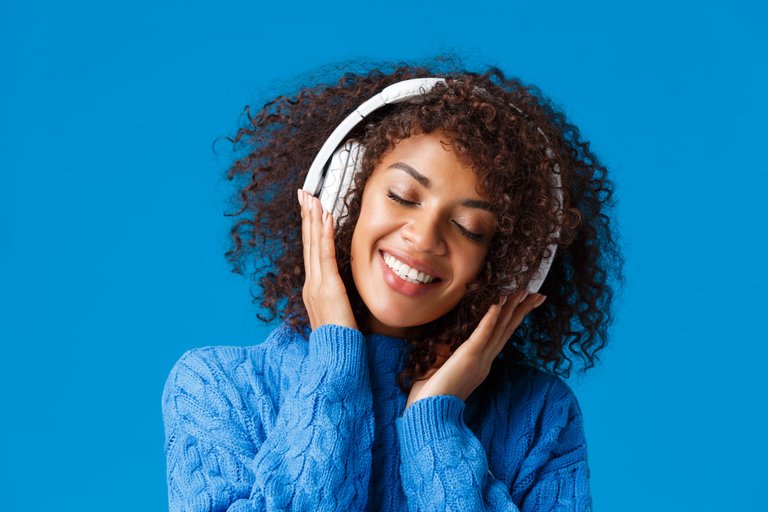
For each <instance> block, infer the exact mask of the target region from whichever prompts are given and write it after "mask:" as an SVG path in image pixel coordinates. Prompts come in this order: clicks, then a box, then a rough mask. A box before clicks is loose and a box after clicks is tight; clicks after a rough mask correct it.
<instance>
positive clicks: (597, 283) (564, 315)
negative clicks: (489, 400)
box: [226, 58, 624, 391]
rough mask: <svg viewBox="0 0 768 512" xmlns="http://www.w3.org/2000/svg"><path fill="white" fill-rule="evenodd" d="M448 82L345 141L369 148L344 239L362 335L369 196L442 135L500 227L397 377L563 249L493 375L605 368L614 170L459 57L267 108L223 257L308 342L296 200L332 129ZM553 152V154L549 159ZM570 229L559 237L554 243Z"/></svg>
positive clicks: (249, 153)
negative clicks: (421, 82)
mask: <svg viewBox="0 0 768 512" xmlns="http://www.w3.org/2000/svg"><path fill="white" fill-rule="evenodd" d="M430 76H442V77H445V78H446V83H445V84H438V85H437V86H435V87H434V88H433V89H431V90H430V91H429V92H427V93H425V94H424V95H423V98H422V99H421V100H420V101H418V102H406V103H399V104H395V105H390V106H387V107H384V108H381V109H379V110H377V111H375V112H374V113H373V114H371V115H370V116H369V117H368V118H366V120H365V123H362V124H361V125H359V126H358V127H356V128H355V129H354V130H353V132H352V133H350V135H349V138H356V139H359V140H361V141H362V142H363V144H364V146H365V149H366V151H365V156H364V159H363V166H362V171H361V172H360V173H358V174H357V175H356V176H355V179H354V185H353V187H352V188H351V191H350V193H349V194H348V196H347V198H346V203H347V218H346V219H345V220H346V222H344V223H343V224H342V225H341V226H340V228H338V229H337V230H336V231H335V242H336V248H337V250H336V255H337V263H338V267H339V273H340V275H341V277H342V279H343V281H344V283H345V286H346V288H347V293H348V295H349V298H350V302H351V304H352V308H353V311H354V312H355V316H356V319H357V321H358V325H359V326H360V328H361V330H363V332H367V331H368V330H369V329H370V327H369V325H368V311H367V308H366V306H365V304H364V303H363V301H362V300H361V299H360V296H359V295H358V294H357V290H356V288H355V285H354V281H353V279H352V272H351V266H350V246H351V241H352V234H353V231H354V226H355V224H356V220H357V218H358V216H359V213H360V207H361V199H362V193H360V192H361V191H362V190H363V188H364V186H365V183H366V181H367V179H368V178H369V177H370V175H371V173H372V172H373V169H374V167H375V166H376V164H377V163H378V162H379V161H380V160H381V159H382V157H383V155H384V154H385V153H386V152H387V151H388V150H389V149H391V148H392V147H394V145H395V144H396V143H397V142H399V141H400V140H403V139H404V138H407V137H409V136H411V135H416V134H418V133H431V132H433V131H436V130H440V131H441V132H442V133H444V134H445V135H446V136H447V137H448V138H449V139H450V143H451V145H452V147H453V148H454V150H455V151H456V152H457V154H458V155H459V158H461V159H462V160H464V161H465V162H466V163H469V164H470V165H471V166H472V167H473V168H474V170H475V171H476V173H477V180H478V183H479V184H480V187H481V188H482V190H483V192H484V193H485V195H486V196H487V199H488V201H489V202H490V203H491V204H492V205H493V209H494V213H495V215H496V218H497V224H496V232H495V235H494V237H493V239H492V241H491V245H490V248H489V251H488V256H487V257H486V261H485V263H484V267H483V269H482V270H481V272H480V273H479V275H478V276H477V278H476V279H475V280H474V281H473V282H471V283H470V285H469V286H468V288H467V292H466V295H465V296H464V298H463V299H462V300H461V301H460V302H459V304H458V305H457V306H456V307H455V308H454V309H453V310H451V311H450V312H449V313H448V314H446V315H444V316H443V317H441V318H439V319H437V320H435V321H433V322H430V323H428V324H426V325H423V326H420V327H418V328H414V329H413V330H412V332H410V333H409V335H408V341H409V343H410V345H411V352H410V354H409V356H408V359H407V362H406V365H405V368H404V369H403V370H402V372H401V373H400V375H399V376H398V383H399V385H400V387H401V388H402V389H403V390H404V391H407V390H408V389H409V388H408V386H409V384H408V382H409V381H412V380H413V379H414V378H417V377H418V376H421V375H423V373H424V372H426V370H427V369H429V368H431V367H432V366H433V365H434V364H435V361H436V356H437V349H438V346H439V345H445V344H447V345H450V347H451V349H452V350H455V348H457V347H458V346H459V345H460V344H461V343H462V342H463V340H465V339H467V338H468V337H469V335H470V334H471V332H472V331H473V330H474V328H475V327H476V326H477V324H478V322H479V321H480V319H481V318H482V316H483V314H484V313H485V312H486V311H487V309H488V308H489V307H490V305H491V304H492V303H493V302H495V301H498V299H499V296H500V294H501V293H503V291H504V289H505V288H507V287H509V286H510V285H515V284H516V283H527V282H528V280H529V279H530V278H531V277H532V275H533V273H534V272H535V270H536V269H537V268H538V266H539V263H540V262H541V260H542V259H543V258H544V257H545V255H546V254H548V246H549V245H550V244H551V243H557V244H558V250H557V253H556V256H555V259H554V261H553V263H552V266H551V268H550V271H549V274H548V276H547V279H546V280H545V281H544V284H543V285H542V287H541V289H540V290H539V291H540V293H543V294H544V295H546V296H547V297H548V298H547V301H546V302H545V303H544V304H543V305H542V306H541V307H539V308H537V309H534V310H533V311H532V312H531V313H529V314H528V315H527V316H526V318H525V320H524V321H523V323H522V324H521V325H520V327H518V329H517V330H516V332H515V333H514V334H513V336H512V337H511V338H510V340H509V342H508V343H507V344H506V346H505V348H504V349H503V351H502V354H501V355H500V357H499V358H498V359H497V360H496V361H495V362H494V367H493V369H492V372H494V370H495V369H496V368H497V367H500V368H509V367H510V365H513V364H521V363H522V364H526V365H529V366H534V367H538V368H540V369H542V370H544V371H547V372H549V373H554V374H556V375H561V376H564V377H567V376H568V375H569V374H570V371H571V367H572V363H573V361H572V357H575V358H576V359H578V360H581V361H582V362H583V365H582V366H583V369H582V371H585V370H587V369H588V368H591V367H593V366H594V365H595V361H596V360H597V359H598V358H597V353H598V351H600V350H601V349H602V348H604V347H605V345H606V343H607V328H608V326H609V325H610V323H611V321H612V314H611V307H612V303H613V299H614V286H618V285H620V284H621V283H622V282H623V279H624V278H623V274H622V266H623V257H622V255H621V253H620V251H619V250H618V244H617V235H616V232H615V226H614V223H613V222H612V220H611V218H612V216H611V212H612V209H613V207H614V203H615V201H614V199H613V185H612V183H611V182H610V181H609V179H608V178H607V176H606V168H605V166H603V165H602V164H601V163H600V161H599V160H598V158H597V157H596V156H595V155H594V153H592V151H591V150H590V146H589V142H587V141H583V140H581V137H580V134H579V130H578V128H576V127H575V126H573V125H572V124H569V123H567V122H566V118H565V115H564V114H563V113H562V112H560V111H558V110H557V109H556V108H555V107H554V106H553V105H552V103H551V102H550V101H549V100H548V99H546V98H544V97H543V95H542V94H541V92H540V91H539V89H538V88H536V87H535V86H532V85H524V84H523V83H522V82H521V81H520V80H519V79H516V78H508V77H506V76H505V75H504V73H503V72H502V71H501V70H499V69H497V68H493V67H492V68H489V69H488V70H487V71H485V72H484V73H482V74H481V73H475V72H469V71H465V70H461V69H459V66H458V65H457V63H456V59H453V58H440V59H437V60H436V61H434V62H431V63H430V64H428V65H418V66H415V65H406V64H399V65H387V64H385V65H378V66H376V67H373V68H372V69H369V70H367V71H364V72H352V71H348V72H345V73H343V75H342V76H341V78H339V79H338V80H337V81H336V82H335V83H332V84H330V85H329V84H322V83H321V84H318V85H314V86H312V87H305V88H302V89H300V90H299V91H298V92H297V93H296V94H293V95H291V96H279V97H277V98H275V99H273V100H271V101H269V102H267V103H266V104H265V105H264V106H263V107H262V108H261V109H260V111H259V112H258V114H256V115H255V116H252V115H251V114H250V109H249V108H248V107H246V109H245V115H246V121H245V123H243V125H242V126H241V127H240V128H239V129H238V130H237V132H236V134H235V136H234V137H233V138H231V139H229V140H231V142H232V143H233V147H234V150H235V151H236V152H241V154H239V156H238V157H237V158H236V160H235V162H234V164H233V165H232V166H231V168H229V169H228V171H227V174H226V176H227V178H228V179H229V180H235V182H236V184H237V185H238V186H237V192H236V194H235V196H234V197H233V202H234V204H233V206H234V208H235V209H236V211H234V212H233V213H228V214H226V215H229V216H232V217H235V218H236V221H235V223H234V225H233V227H232V229H231V239H232V247H231V248H230V250H229V251H227V252H226V258H227V260H228V261H229V262H230V263H231V264H232V265H233V272H236V273H240V274H242V273H243V270H244V268H245V265H248V264H249V263H250V264H253V265H254V269H253V271H252V273H251V279H252V280H253V282H254V283H255V284H256V285H257V290H256V291H252V295H253V298H254V302H258V303H259V304H260V306H261V308H262V309H263V310H266V311H268V312H269V314H268V316H266V317H265V316H262V315H261V314H257V316H258V318H259V319H261V320H262V321H265V322H271V321H273V320H274V319H275V318H277V317H279V318H280V319H281V320H283V321H285V322H286V323H288V324H289V325H290V326H291V327H292V328H294V329H295V330H297V331H299V332H304V331H305V330H306V329H307V327H308V323H309V320H308V318H307V314H306V310H305V308H304V303H303V301H302V288H303V285H304V263H303V251H302V246H301V243H302V242H301V217H300V215H299V209H298V207H297V206H296V204H295V203H296V189H297V188H301V186H302V185H303V183H304V179H305V176H306V172H307V170H308V169H309V166H310V164H311V163H312V160H313V159H314V156H315V155H316V153H317V151H318V150H319V149H320V147H321V146H322V144H323V142H324V141H325V139H326V138H327V137H328V136H329V135H330V133H331V131H333V129H334V128H335V127H336V126H337V125H338V124H339V123H340V122H341V121H342V120H343V119H344V118H345V117H346V116H347V115H348V114H349V113H350V112H351V111H352V110H353V109H355V108H356V107H358V106H359V105H360V104H361V103H362V102H363V101H365V100H366V99H368V98H370V97H371V96H373V95H374V94H376V93H378V92H380V91H381V90H382V89H384V88H385V87H386V86H388V85H391V84H393V83H395V82H399V81H401V80H406V79H409V78H420V77H430ZM547 148H550V149H551V150H552V153H551V154H550V155H548V154H547ZM555 163H557V164H559V169H560V175H561V181H562V185H563V204H562V209H558V208H557V202H556V200H555V199H554V196H553V194H552V188H551V187H552V184H551V181H550V172H552V170H553V168H554V164H555ZM558 225H559V226H560V235H559V237H557V238H555V237H554V236H553V232H554V231H555V228H556V226H558Z"/></svg>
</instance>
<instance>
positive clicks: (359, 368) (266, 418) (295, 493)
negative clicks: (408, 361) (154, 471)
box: [163, 325, 373, 512]
mask: <svg viewBox="0 0 768 512" xmlns="http://www.w3.org/2000/svg"><path fill="white" fill-rule="evenodd" d="M214 355H215V353H214V352H211V351H206V350H204V349H202V350H193V351H189V352H187V353H186V354H184V356H182V358H181V359H180V360H179V361H178V362H177V363H176V365H175V366H174V368H173V370H172V371H171V373H170V375H169V377H168V380H167V382H166V385H165V389H164V391H163V418H164V423H165V433H166V434H165V436H166V442H165V451H166V461H167V481H168V498H169V508H170V510H171V511H172V512H182V511H183V512H187V511H201V512H202V511H227V512H243V511H249V512H250V511H254V512H255V511H277V510H363V509H364V508H365V506H366V502H367V493H368V480H369V474H370V465H371V460H370V457H371V455H370V453H371V445H372V443H373V414H372V409H371V392H370V384H369V376H368V368H367V358H366V354H365V346H364V338H363V336H362V333H360V332H359V331H356V330H353V329H349V328H344V327H339V326H334V325H325V326H321V327H319V328H318V329H316V330H315V331H313V332H312V334H311V335H310V340H309V347H308V353H307V355H306V357H305V358H304V359H303V360H298V358H297V364H300V365H301V369H300V374H299V375H300V378H299V383H298V384H297V385H295V386H293V387H291V388H290V389H292V391H290V392H289V393H288V395H287V396H284V399H283V400H282V403H281V404H280V406H279V410H278V407H277V400H276V397H273V396H272V394H271V393H270V392H269V391H268V389H269V388H268V386H266V384H265V382H266V380H267V377H266V376H265V374H264V368H263V367H262V368H259V367H258V365H253V366H252V367H250V368H249V371H248V372H247V375H245V379H246V380H247V381H248V382H249V384H248V386H242V385H239V384H238V383H236V382H235V381H234V380H233V379H232V375H231V373H232V368H231V364H230V365H229V368H228V367H227V366H228V365H227V364H226V363H225V362H224V361H222V360H221V359H222V357H220V358H216V357H214ZM289 359H290V358H284V359H283V360H282V362H283V364H285V363H286V362H287V361H288V360H289ZM262 362H263V360H262ZM240 371H242V368H241V369H240ZM273 393H276V392H273Z"/></svg>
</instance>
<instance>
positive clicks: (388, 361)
mask: <svg viewBox="0 0 768 512" xmlns="http://www.w3.org/2000/svg"><path fill="white" fill-rule="evenodd" d="M366 338H367V341H368V343H367V345H368V356H369V359H370V361H371V362H375V363H376V366H377V367H379V368H382V369H387V370H390V371H395V370H396V371H398V372H399V371H400V370H401V369H402V365H403V364H404V363H405V359H406V357H407V356H408V352H409V351H410V348H411V345H410V343H408V341H407V340H406V339H405V338H396V337H393V336H387V335H385V334H376V333H370V334H368V335H367V336H366Z"/></svg>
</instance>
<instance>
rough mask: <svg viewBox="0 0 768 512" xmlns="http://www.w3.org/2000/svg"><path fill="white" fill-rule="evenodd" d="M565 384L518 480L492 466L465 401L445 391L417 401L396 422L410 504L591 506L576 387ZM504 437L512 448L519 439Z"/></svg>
mask: <svg viewBox="0 0 768 512" xmlns="http://www.w3.org/2000/svg"><path fill="white" fill-rule="evenodd" d="M558 382H559V381H558ZM561 384H562V383H561ZM562 386H563V387H564V388H565V391H567V392H565V393H564V390H563V389H562V388H559V389H558V390H556V391H551V392H550V393H548V396H547V400H546V402H545V406H544V409H543V410H542V412H541V414H540V416H539V418H538V419H537V420H536V422H535V423H536V430H537V432H536V435H535V436H534V440H533V443H534V444H533V445H532V446H531V447H530V450H529V451H528V453H527V454H526V455H525V460H524V461H523V464H522V468H521V471H520V473H519V474H518V475H517V478H516V479H515V481H514V482H512V483H511V484H509V483H505V482H503V481H501V480H498V479H496V478H495V477H494V476H493V474H491V472H490V471H489V468H488V460H487V457H486V454H485V452H484V449H483V446H482V444H481V443H480V441H479V440H478V439H477V437H475V435H474V434H473V432H472V431H471V430H470V429H469V427H467V425H466V424H465V423H464V402H463V401H462V400H461V399H459V398H457V397H455V396H450V395H440V396H433V397H428V398H424V399H422V400H419V401H417V402H415V403H413V404H412V405H411V406H410V407H409V408H408V409H407V410H406V411H405V412H404V413H403V415H402V417H401V418H399V419H398V420H397V423H398V424H397V429H398V437H399V441H400V448H401V465H400V472H401V478H402V482H403V489H404V492H405V495H406V497H407V500H408V509H409V510H411V511H417V510H418V511H427V510H429V511H432V510H478V511H479V510H488V511H491V510H493V511H496V510H498V511H501V510H504V511H513V512H533V511H536V512H547V511H573V512H584V511H589V510H591V498H590V495H589V469H588V467H587V461H586V446H585V441H584V435H583V429H582V422H581V412H580V410H579V408H578V404H577V403H576V401H575V397H574V395H573V394H572V392H571V391H570V389H568V388H567V386H565V385H564V384H562ZM503 441H505V442H504V443H502V445H500V446H499V447H498V449H501V450H507V451H508V452H510V453H512V452H513V451H514V450H508V447H509V446H512V445H513V444H517V440H516V439H506V440H503Z"/></svg>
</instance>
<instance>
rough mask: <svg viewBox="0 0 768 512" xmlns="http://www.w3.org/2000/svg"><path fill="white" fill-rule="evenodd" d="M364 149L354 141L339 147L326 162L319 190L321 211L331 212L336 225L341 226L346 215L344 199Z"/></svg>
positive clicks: (361, 159) (361, 163)
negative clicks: (326, 166)
mask: <svg viewBox="0 0 768 512" xmlns="http://www.w3.org/2000/svg"><path fill="white" fill-rule="evenodd" d="M364 153H365V148H364V147H363V145H362V144H361V143H359V142H358V141H356V140H354V139H350V140H348V141H346V142H345V143H344V144H342V145H341V146H339V148H338V149H336V151H334V152H333V155H331V159H330V160H329V161H328V168H327V170H326V172H325V175H324V176H323V184H322V186H321V188H320V204H321V205H322V206H323V210H325V211H327V212H331V213H332V214H333V218H334V219H335V220H336V223H337V225H341V224H342V222H343V219H344V217H345V216H346V214H347V209H346V206H345V204H344V198H345V197H346V196H347V192H349V189H350V187H351V186H352V178H353V177H354V175H355V174H356V173H357V172H358V171H359V170H360V169H361V168H362V165H363V154H364Z"/></svg>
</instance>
